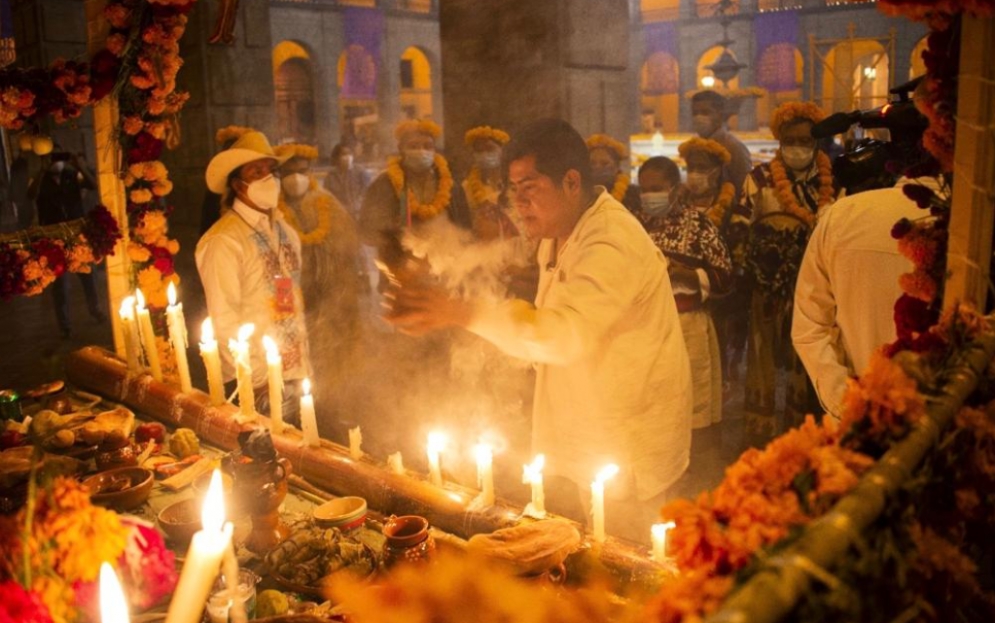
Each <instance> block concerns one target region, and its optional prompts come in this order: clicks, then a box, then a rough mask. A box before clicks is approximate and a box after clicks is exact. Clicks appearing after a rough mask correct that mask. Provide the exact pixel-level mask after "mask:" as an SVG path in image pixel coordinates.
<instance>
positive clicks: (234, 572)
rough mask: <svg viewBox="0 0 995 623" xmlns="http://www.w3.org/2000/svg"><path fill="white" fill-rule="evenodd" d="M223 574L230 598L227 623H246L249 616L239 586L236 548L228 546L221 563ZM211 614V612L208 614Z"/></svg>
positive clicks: (226, 614)
mask: <svg viewBox="0 0 995 623" xmlns="http://www.w3.org/2000/svg"><path fill="white" fill-rule="evenodd" d="M221 574H222V575H223V576H224V578H225V591H226V593H227V597H228V608H227V612H225V618H224V621H225V623H229V622H230V623H245V621H246V620H247V619H248V616H247V615H246V612H245V600H244V599H243V598H242V590H241V586H239V573H238V557H237V556H235V546H234V545H233V544H231V543H229V544H228V549H227V550H225V555H224V558H223V559H222V561H221ZM208 614H210V612H208Z"/></svg>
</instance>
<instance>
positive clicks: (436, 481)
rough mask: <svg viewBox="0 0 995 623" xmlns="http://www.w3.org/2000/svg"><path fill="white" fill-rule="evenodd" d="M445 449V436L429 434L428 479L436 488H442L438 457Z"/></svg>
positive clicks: (440, 467) (440, 466)
mask: <svg viewBox="0 0 995 623" xmlns="http://www.w3.org/2000/svg"><path fill="white" fill-rule="evenodd" d="M445 447H446V436H445V435H443V434H442V433H429V435H428V479H429V481H430V482H431V483H432V484H433V485H435V486H437V487H441V486H442V465H441V463H440V456H439V455H441V454H442V450H443V449H444V448H445Z"/></svg>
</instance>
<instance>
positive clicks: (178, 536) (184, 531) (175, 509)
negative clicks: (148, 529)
mask: <svg viewBox="0 0 995 623" xmlns="http://www.w3.org/2000/svg"><path fill="white" fill-rule="evenodd" d="M200 511H201V509H200V504H199V503H198V502H197V500H194V499H189V500H180V501H179V502H174V503H172V504H170V505H169V506H167V507H166V508H164V509H162V510H161V511H159V516H158V517H157V519H158V520H159V527H160V528H162V531H163V532H165V533H166V538H168V539H169V540H170V541H171V542H172V543H174V544H176V545H185V544H187V543H189V542H190V539H191V538H193V535H194V533H195V532H197V531H198V530H200Z"/></svg>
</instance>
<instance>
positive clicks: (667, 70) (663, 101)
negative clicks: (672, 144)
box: [640, 52, 681, 133]
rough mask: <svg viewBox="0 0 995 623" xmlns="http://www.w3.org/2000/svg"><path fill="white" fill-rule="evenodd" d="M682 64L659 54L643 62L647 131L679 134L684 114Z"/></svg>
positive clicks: (661, 53)
mask: <svg viewBox="0 0 995 623" xmlns="http://www.w3.org/2000/svg"><path fill="white" fill-rule="evenodd" d="M680 83H681V82H680V64H679V63H678V62H677V59H676V58H674V57H673V55H671V54H670V53H668V52H655V53H653V54H651V55H650V56H649V58H647V59H646V62H645V63H643V69H642V74H641V79H640V92H641V94H642V110H643V119H644V122H643V125H644V127H643V131H644V132H647V133H651V132H653V131H655V130H656V129H657V128H659V129H661V130H662V131H663V132H676V131H677V129H678V123H677V122H678V118H677V117H678V114H679V112H680Z"/></svg>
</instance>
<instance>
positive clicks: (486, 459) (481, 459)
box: [473, 443, 494, 507]
mask: <svg viewBox="0 0 995 623" xmlns="http://www.w3.org/2000/svg"><path fill="white" fill-rule="evenodd" d="M473 456H474V458H475V459H476V460H477V486H478V487H480V503H481V504H482V505H483V506H484V507H488V506H494V451H493V450H492V449H491V447H490V446H489V445H487V444H485V443H481V444H477V445H476V446H474V447H473Z"/></svg>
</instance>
